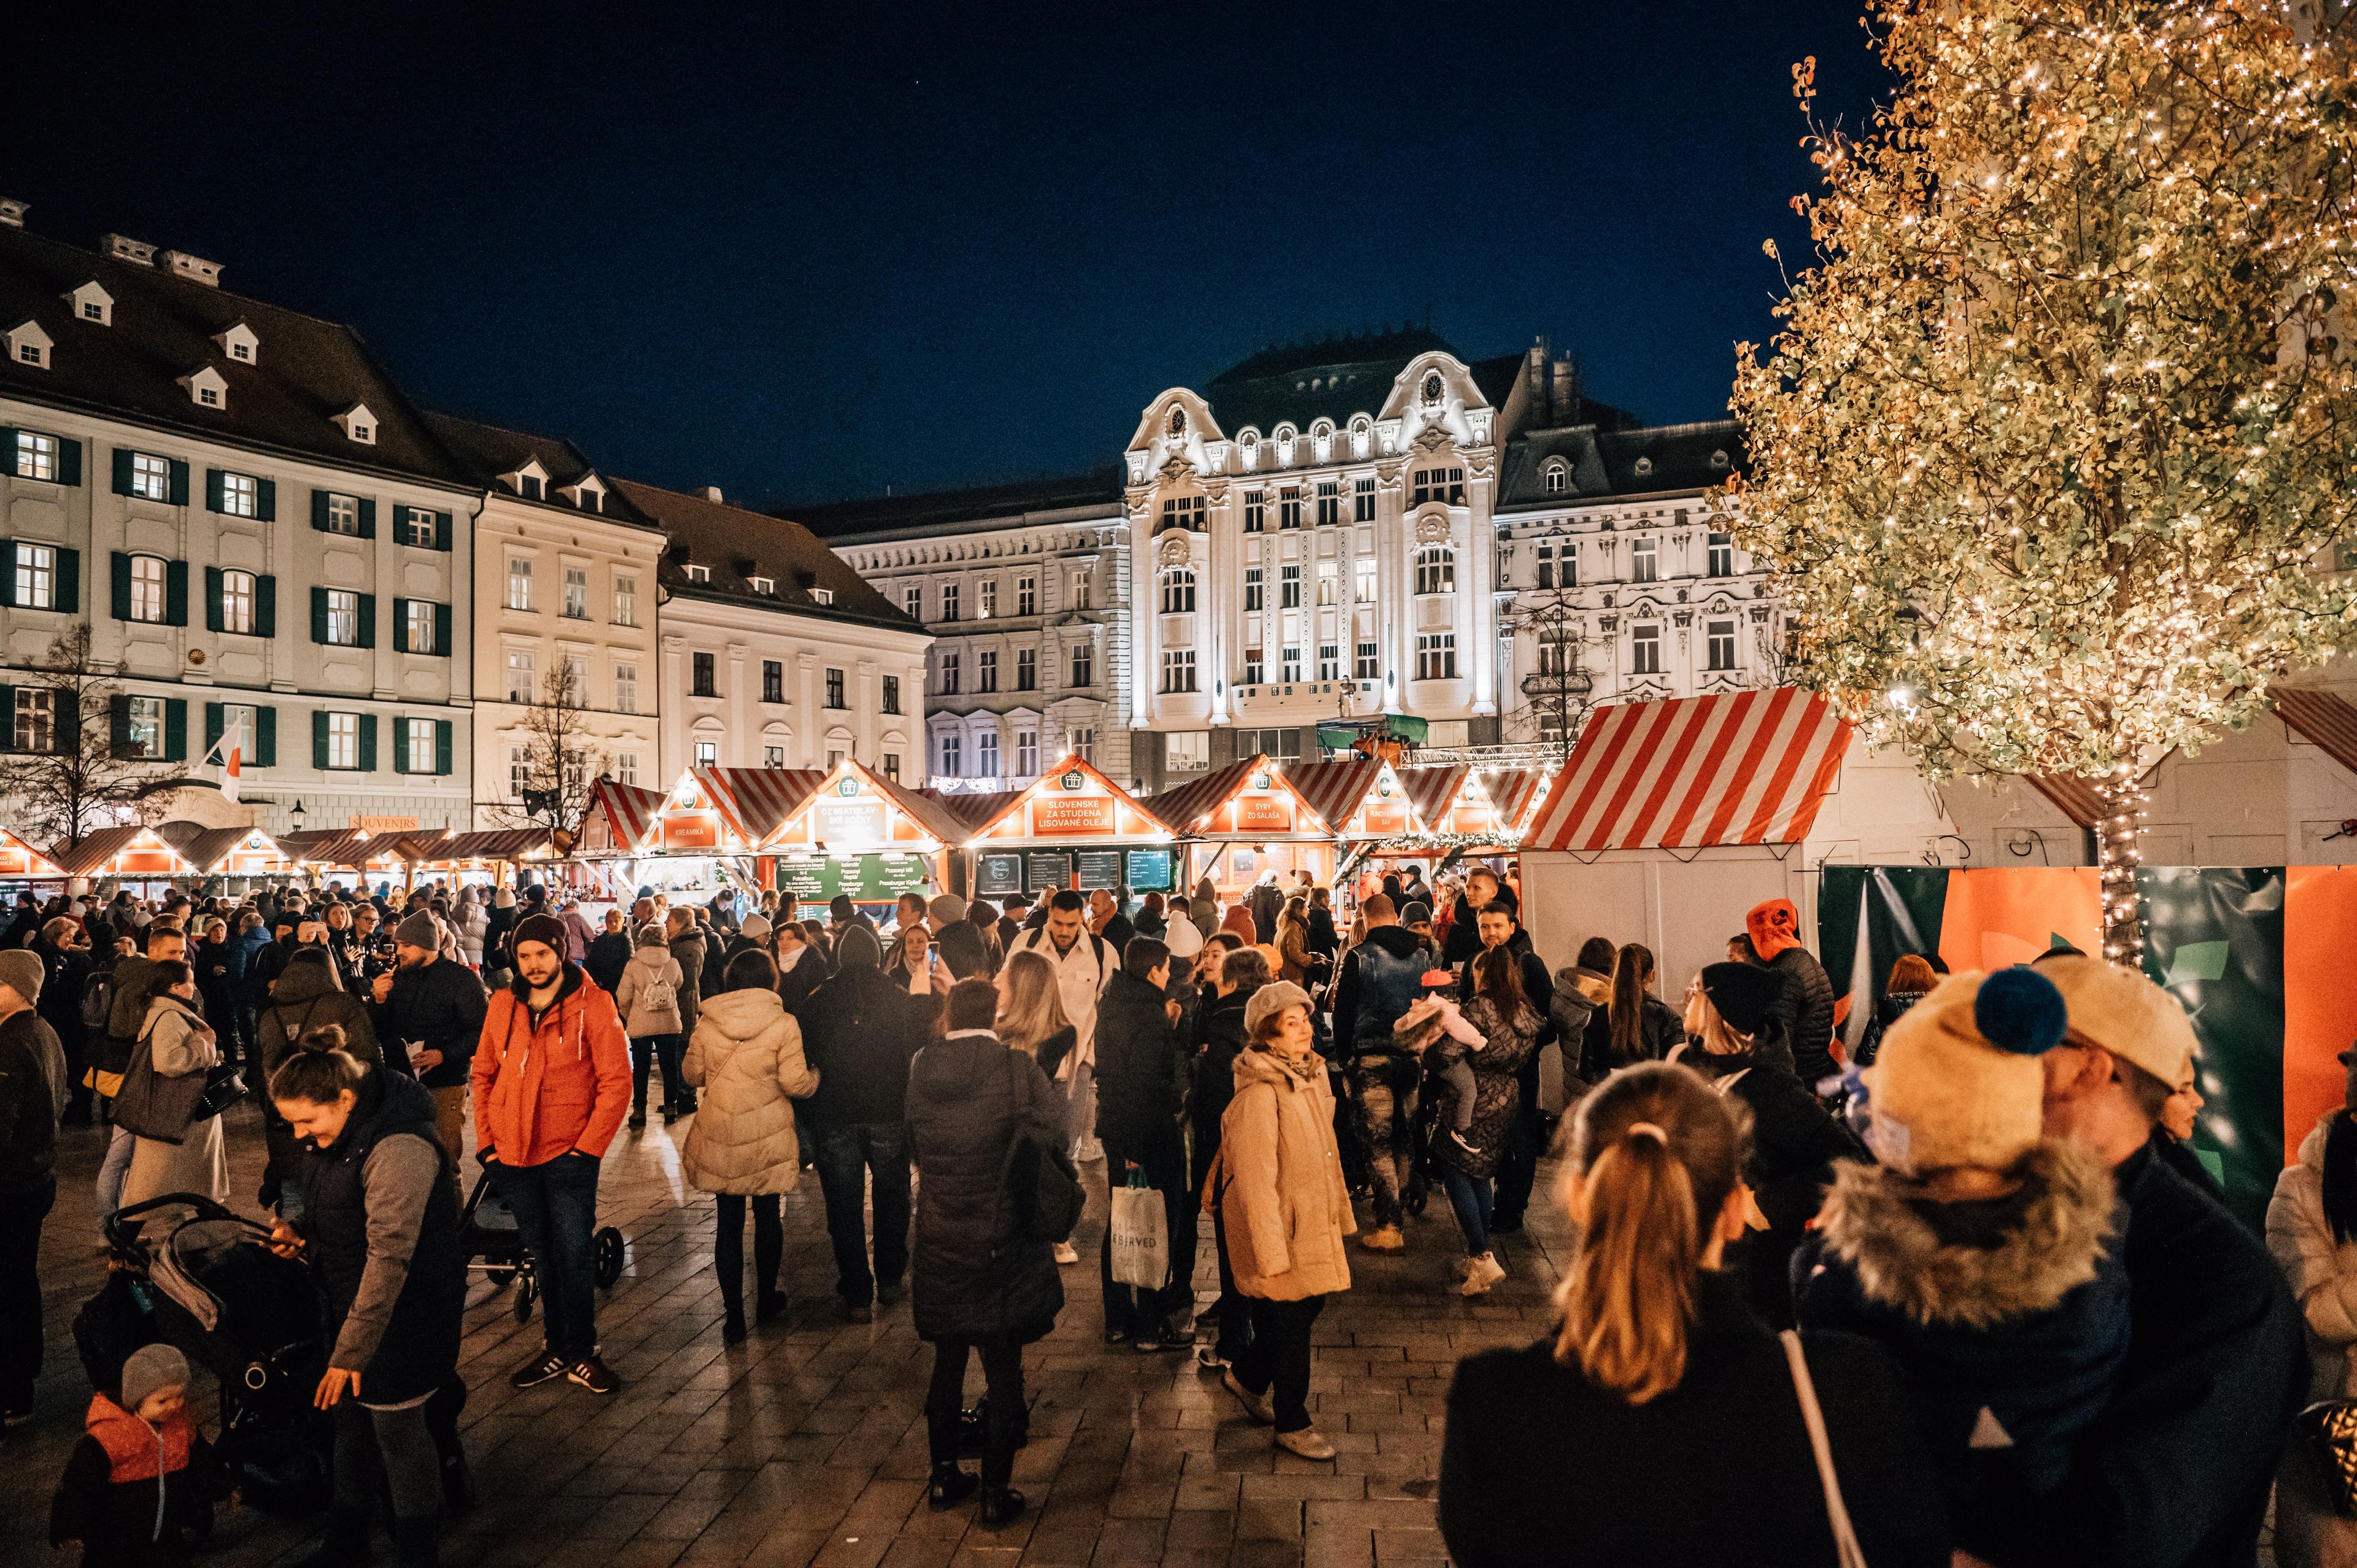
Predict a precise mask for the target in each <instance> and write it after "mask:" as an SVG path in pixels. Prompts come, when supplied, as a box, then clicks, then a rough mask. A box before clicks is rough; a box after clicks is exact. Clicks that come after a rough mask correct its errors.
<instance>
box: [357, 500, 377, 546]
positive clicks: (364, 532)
mask: <svg viewBox="0 0 2357 1568" xmlns="http://www.w3.org/2000/svg"><path fill="white" fill-rule="evenodd" d="M375 537H376V502H374V501H372V500H368V499H362V500H361V538H362V539H374V538H375Z"/></svg>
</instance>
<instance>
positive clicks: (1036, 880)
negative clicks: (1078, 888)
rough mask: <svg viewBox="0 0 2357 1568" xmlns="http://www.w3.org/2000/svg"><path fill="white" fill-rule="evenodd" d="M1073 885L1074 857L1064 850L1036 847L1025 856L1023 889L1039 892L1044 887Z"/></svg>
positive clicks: (1028, 891)
mask: <svg viewBox="0 0 2357 1568" xmlns="http://www.w3.org/2000/svg"><path fill="white" fill-rule="evenodd" d="M1071 885H1072V857H1071V854H1068V853H1066V852H1065V851H1062V850H1045V849H1035V850H1033V851H1032V852H1031V853H1030V854H1027V855H1025V856H1024V857H1023V890H1024V891H1025V892H1027V893H1038V892H1039V891H1041V890H1042V889H1047V888H1058V887H1070V886H1071Z"/></svg>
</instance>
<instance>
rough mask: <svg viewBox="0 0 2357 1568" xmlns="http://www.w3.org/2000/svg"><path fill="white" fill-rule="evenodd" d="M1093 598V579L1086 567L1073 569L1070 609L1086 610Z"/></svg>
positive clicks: (1094, 590)
mask: <svg viewBox="0 0 2357 1568" xmlns="http://www.w3.org/2000/svg"><path fill="white" fill-rule="evenodd" d="M1095 596H1096V580H1095V578H1094V577H1092V575H1090V573H1089V569H1088V568H1087V567H1085V566H1080V567H1075V568H1074V569H1073V571H1072V607H1073V608H1074V609H1076V610H1084V609H1087V608H1088V607H1090V604H1091V602H1092V600H1093V599H1094V598H1095Z"/></svg>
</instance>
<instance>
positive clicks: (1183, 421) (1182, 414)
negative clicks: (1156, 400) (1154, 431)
mask: <svg viewBox="0 0 2357 1568" xmlns="http://www.w3.org/2000/svg"><path fill="white" fill-rule="evenodd" d="M1186 434H1187V411H1186V410H1185V409H1183V408H1181V407H1179V405H1178V404H1177V403H1172V404H1171V405H1170V439H1172V440H1173V441H1176V440H1178V439H1179V437H1180V436H1181V435H1186Z"/></svg>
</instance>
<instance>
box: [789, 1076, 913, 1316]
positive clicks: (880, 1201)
mask: <svg viewBox="0 0 2357 1568" xmlns="http://www.w3.org/2000/svg"><path fill="white" fill-rule="evenodd" d="M811 1132H812V1134H813V1141H812V1150H811V1153H812V1155H813V1157H814V1158H815V1159H816V1160H817V1162H818V1185H819V1190H820V1191H821V1192H823V1193H824V1194H825V1195H826V1233H827V1235H828V1236H829V1237H830V1238H831V1239H832V1240H834V1288H835V1289H836V1290H837V1291H840V1292H841V1293H842V1294H843V1299H844V1300H845V1301H846V1302H849V1303H850V1304H851V1305H854V1306H866V1305H868V1304H869V1303H870V1302H872V1301H874V1300H875V1299H876V1287H877V1284H878V1283H882V1284H884V1285H886V1286H888V1287H897V1286H898V1285H899V1283H900V1277H901V1276H902V1275H903V1274H905V1273H908V1272H909V1128H908V1123H906V1122H837V1123H831V1124H822V1125H820V1126H817V1127H813V1129H812V1130H811ZM870 1176H873V1177H874V1178H875V1183H876V1196H875V1198H874V1200H873V1201H874V1204H875V1209H876V1272H875V1273H873V1274H871V1273H868V1271H867V1207H868V1203H869V1201H870V1200H869V1198H868V1185H867V1184H868V1179H869V1177H870Z"/></svg>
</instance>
